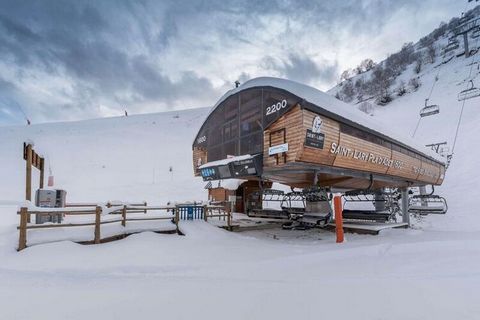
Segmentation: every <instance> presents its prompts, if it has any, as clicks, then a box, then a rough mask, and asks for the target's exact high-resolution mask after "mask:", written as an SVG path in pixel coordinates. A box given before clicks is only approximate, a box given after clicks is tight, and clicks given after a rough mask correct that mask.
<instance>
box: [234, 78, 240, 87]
mask: <svg viewBox="0 0 480 320" xmlns="http://www.w3.org/2000/svg"><path fill="white" fill-rule="evenodd" d="M238 86H240V81H238V80H237V81H235V88H238Z"/></svg>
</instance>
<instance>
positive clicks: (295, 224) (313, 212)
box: [282, 187, 332, 230]
mask: <svg viewBox="0 0 480 320" xmlns="http://www.w3.org/2000/svg"><path fill="white" fill-rule="evenodd" d="M302 193H303V195H302V197H303V199H304V201H305V212H294V213H293V214H290V215H289V218H290V220H291V221H290V222H286V223H284V224H283V225H282V228H283V229H288V230H292V229H294V230H305V229H310V228H314V227H320V228H324V227H325V226H327V225H328V224H329V223H330V220H331V219H332V207H331V203H330V202H331V200H332V196H331V194H329V192H328V190H327V189H325V188H318V187H312V188H306V189H304V190H303V191H302Z"/></svg>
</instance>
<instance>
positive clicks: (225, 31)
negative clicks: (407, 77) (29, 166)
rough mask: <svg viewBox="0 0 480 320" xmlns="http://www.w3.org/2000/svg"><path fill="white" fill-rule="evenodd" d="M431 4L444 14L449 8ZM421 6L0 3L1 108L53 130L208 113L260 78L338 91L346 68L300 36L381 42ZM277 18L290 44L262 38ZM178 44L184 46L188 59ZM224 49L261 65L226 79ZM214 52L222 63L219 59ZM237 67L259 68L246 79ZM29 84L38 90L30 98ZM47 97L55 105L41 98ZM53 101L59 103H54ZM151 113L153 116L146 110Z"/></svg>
mask: <svg viewBox="0 0 480 320" xmlns="http://www.w3.org/2000/svg"><path fill="white" fill-rule="evenodd" d="M427 2H430V3H433V4H435V6H437V7H439V6H447V4H448V3H449V1H448V0H437V1H433V0H427ZM419 5H425V4H423V2H422V4H419V2H418V1H414V0H403V1H394V0H387V1H380V0H342V1H294V0H271V1H252V0H211V1H204V0H190V1H175V0H165V1H153V0H142V1H113V0H105V1H94V0H86V1H67V0H44V1H8V0H0V72H1V74H7V72H4V71H8V74H9V75H11V77H10V78H8V81H6V80H5V79H4V80H3V83H2V82H1V81H0V95H1V97H0V100H1V99H3V100H1V101H4V104H3V105H5V103H8V104H9V105H15V103H17V104H18V105H21V106H23V107H24V108H25V109H26V111H27V113H29V115H32V118H33V120H34V121H35V120H38V121H46V120H60V119H75V118H85V117H94V116H97V115H98V114H99V110H100V105H105V106H107V107H108V108H111V109H116V108H119V109H121V108H123V107H124V106H125V105H128V106H131V108H138V109H137V110H138V111H147V110H148V111H156V110H158V111H161V110H165V109H167V108H179V107H189V106H192V105H186V103H190V104H194V106H205V105H208V104H212V103H214V102H215V100H216V99H217V98H218V97H219V96H221V94H222V93H223V90H225V88H227V87H228V88H230V87H231V86H233V84H231V83H230V82H232V79H234V76H238V79H240V81H241V82H244V81H245V80H247V79H249V78H251V77H254V76H257V75H258V74H256V73H255V70H257V72H262V71H264V70H265V71H269V72H273V73H276V74H277V75H281V76H284V77H287V78H290V79H293V80H297V81H301V82H306V83H312V82H321V83H325V84H326V85H329V84H330V83H333V82H334V80H335V78H336V75H337V74H338V71H339V70H338V65H337V62H335V61H334V62H332V61H330V60H328V61H327V60H325V59H324V58H322V57H321V56H315V59H312V57H311V56H308V55H307V54H304V53H303V52H304V51H305V50H302V49H303V48H295V47H296V45H297V40H298V39H296V38H295V36H299V37H303V38H304V40H305V39H308V40H310V41H311V43H312V44H311V45H312V47H314V46H317V47H321V46H322V44H320V43H319V42H318V41H319V40H318V39H310V35H309V33H310V32H313V31H315V30H317V31H318V30H321V31H322V32H324V33H325V34H326V35H329V36H331V37H332V38H335V35H336V32H338V30H340V29H341V30H343V31H344V32H347V33H348V32H350V33H352V34H360V33H368V34H374V33H375V32H378V30H379V29H380V28H381V27H382V25H383V24H385V23H387V22H388V21H389V19H390V18H391V17H392V15H393V14H395V12H396V11H397V10H399V9H401V8H404V7H408V8H418V6H419ZM271 17H280V20H283V22H284V24H285V26H286V27H285V30H284V31H283V34H282V35H280V37H281V39H271V38H268V37H267V36H266V37H262V35H268V34H269V32H270V31H276V30H275V28H276V27H278V26H270V25H268V24H266V22H265V21H269V18H271ZM290 26H295V27H296V28H297V29H296V30H304V35H302V34H300V35H299V34H298V33H297V34H295V35H292V33H291V32H292V29H291V28H290ZM427 31H431V30H427ZM255 37H258V38H259V39H261V40H259V39H256V38H255ZM178 39H181V40H182V41H183V42H182V44H183V46H180V48H181V50H183V51H181V52H180V51H178V50H180V49H179V47H176V45H177V43H176V41H177V40H178ZM277 40H278V42H279V44H277V45H278V47H280V48H281V49H282V50H283V51H282V52H284V53H280V54H277V55H275V54H272V53H270V51H269V49H270V46H271V45H272V44H273V43H274V42H276V41H277ZM338 41H340V40H338ZM185 43H186V44H185ZM338 45H341V44H340V43H339V44H338ZM400 46H401V44H399V47H400ZM219 47H220V48H219ZM223 47H225V49H226V50H225V51H226V52H227V49H229V50H230V51H228V52H232V51H233V52H236V50H238V52H239V53H240V55H239V56H241V53H242V52H245V53H248V52H249V51H248V50H256V51H255V52H257V53H256V54H257V56H254V57H253V56H248V58H245V61H242V62H241V64H240V63H238V62H237V61H233V62H234V63H232V66H231V67H230V69H221V70H220V71H217V65H216V62H217V61H228V59H229V57H228V56H226V54H225V53H223V52H222V50H221V49H222V48H223ZM278 47H277V49H278ZM292 48H295V49H296V50H292ZM242 50H243V51H242ZM172 52H173V53H172ZM211 52H215V54H217V56H210V53H211ZM276 52H277V53H278V50H277V51H276ZM291 52H302V54H299V53H291ZM310 52H312V51H310ZM313 52H315V51H313ZM169 54H170V55H173V56H181V58H179V60H178V62H179V63H178V68H177V66H176V63H175V62H174V63H173V64H174V65H173V66H172V65H165V64H164V63H165V62H163V60H162V58H164V57H165V56H167V55H169ZM189 56H191V57H202V58H203V57H205V60H207V61H208V63H209V68H201V71H199V70H197V67H196V65H195V64H194V65H192V64H189V63H188V62H187V63H185V60H188V58H189ZM262 56H263V57H264V58H262ZM202 58H197V59H202ZM182 59H183V60H182ZM240 60H241V59H240ZM169 61H171V60H169ZM258 61H260V63H259V62H258ZM315 61H316V62H317V63H315ZM181 62H183V64H182V63H181ZM194 62H195V63H197V64H198V61H197V60H194ZM170 63H171V62H170ZM200 63H202V62H200ZM235 63H238V64H240V67H243V66H247V67H249V66H250V67H251V68H249V69H247V70H248V73H247V72H242V69H240V68H237V65H236V64H235ZM224 65H225V64H222V67H224ZM227 65H228V63H227ZM201 67H203V65H202V66H201ZM167 70H168V71H167ZM172 72H174V73H175V74H171V73H172ZM222 72H223V74H222ZM227 72H229V74H226V73H227ZM62 79H63V81H62ZM0 80H1V79H0ZM32 81H33V82H34V83H32ZM7 82H8V84H7ZM27 82H29V83H28V84H29V85H30V86H29V87H30V88H31V87H37V88H40V89H39V91H38V92H31V91H27V90H26V89H24V88H25V87H27V86H26V85H25V84H27ZM213 83H216V86H214V85H213ZM219 83H220V84H219ZM32 84H33V85H32ZM62 84H65V85H64V86H62ZM57 86H60V87H58V88H57ZM47 89H48V91H49V92H48V93H49V96H47V97H45V96H42V94H41V93H42V92H44V91H46V90H47ZM50 96H54V97H55V98H58V99H53V100H55V101H52V99H50V98H49V97H50ZM42 97H43V98H42ZM145 105H148V106H150V107H149V108H150V109H143V108H147V107H144V106H145ZM9 108H13V107H9ZM2 110H3V114H4V115H3V116H0V121H1V118H2V117H3V118H4V119H5V117H8V116H7V114H9V112H7V111H6V110H7V109H6V107H5V106H3V109H2ZM8 110H9V111H11V110H13V111H12V112H11V114H18V112H16V111H15V109H8ZM120 111H121V110H119V112H120ZM131 111H132V113H134V112H135V110H131ZM9 119H10V118H9Z"/></svg>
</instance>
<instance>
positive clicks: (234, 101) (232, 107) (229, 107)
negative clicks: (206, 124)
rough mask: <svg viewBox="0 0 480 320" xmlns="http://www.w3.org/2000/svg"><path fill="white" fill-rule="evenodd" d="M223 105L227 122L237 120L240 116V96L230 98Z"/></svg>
mask: <svg viewBox="0 0 480 320" xmlns="http://www.w3.org/2000/svg"><path fill="white" fill-rule="evenodd" d="M223 105H224V109H225V122H228V121H232V120H234V119H236V117H237V115H238V95H235V96H233V97H230V98H228V99H227V100H225V102H224V103H223Z"/></svg>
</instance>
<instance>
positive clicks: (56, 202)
mask: <svg viewBox="0 0 480 320" xmlns="http://www.w3.org/2000/svg"><path fill="white" fill-rule="evenodd" d="M66 196H67V192H66V191H65V190H60V189H38V190H37V193H36V194H35V205H36V206H37V207H41V208H64V207H65V199H66ZM62 219H63V213H55V214H49V215H40V214H37V215H36V216H35V222H36V223H37V224H42V223H45V222H54V223H61V222H62Z"/></svg>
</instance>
